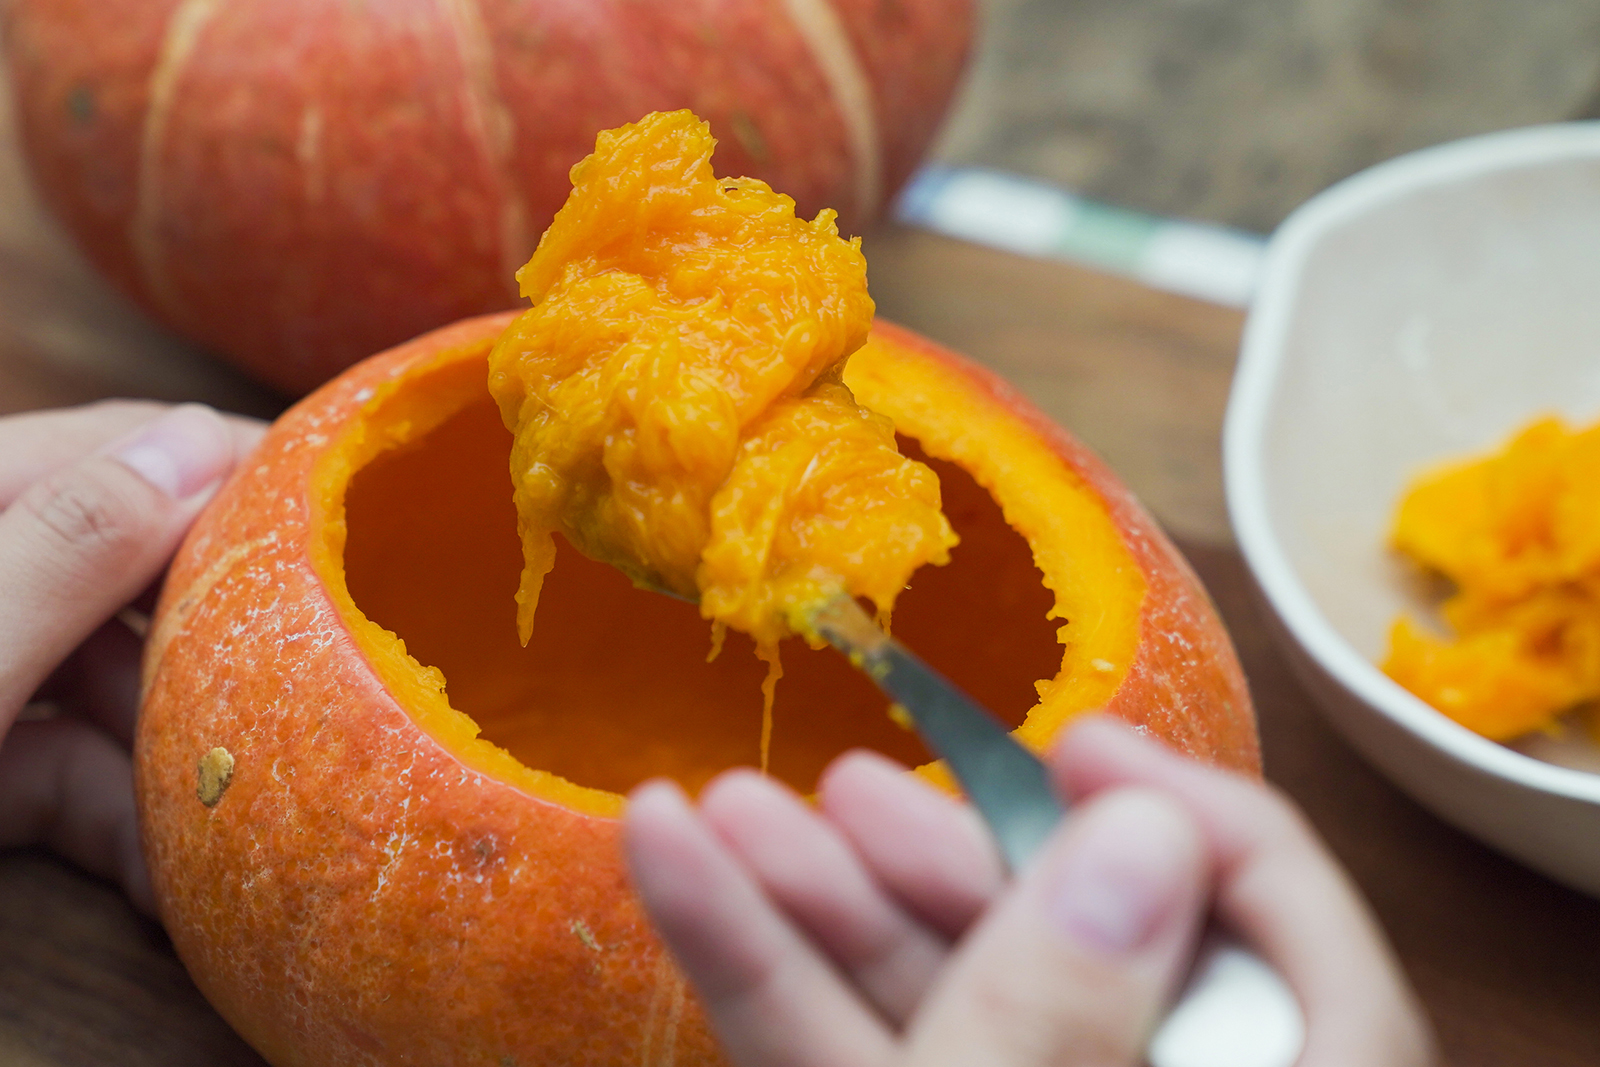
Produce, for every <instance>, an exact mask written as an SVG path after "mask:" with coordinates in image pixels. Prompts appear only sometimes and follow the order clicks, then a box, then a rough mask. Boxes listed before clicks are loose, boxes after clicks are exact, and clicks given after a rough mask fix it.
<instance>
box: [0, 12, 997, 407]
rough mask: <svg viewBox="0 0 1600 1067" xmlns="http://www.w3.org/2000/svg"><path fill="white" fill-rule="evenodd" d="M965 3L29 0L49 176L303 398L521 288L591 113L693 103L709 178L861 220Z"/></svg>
mask: <svg viewBox="0 0 1600 1067" xmlns="http://www.w3.org/2000/svg"><path fill="white" fill-rule="evenodd" d="M972 18H973V15H972V3H971V0H898V2H896V3H892V4H886V3H881V2H879V0H674V2H672V3H645V4H640V3H630V2H627V0H583V2H581V3H574V2H569V0H532V2H528V0H385V2H384V3H381V4H347V3H337V2H328V0H321V2H318V0H242V2H233V3H225V4H224V3H214V2H212V0H95V2H88V0H17V2H15V3H12V4H10V5H8V6H7V9H6V26H5V29H6V35H5V40H6V48H7V55H8V59H9V64H10V71H11V77H12V81H13V85H14V86H15V90H16V97H17V106H18V116H19V122H20V128H21V134H22V142H23V146H24V149H25V151H26V154H27V157H28V159H29V162H30V165H31V167H32V170H33V175H34V178H35V182H36V186H37V188H38V189H39V191H40V193H41V195H42V196H43V197H44V199H45V201H46V202H47V204H48V205H49V207H50V208H51V210H52V211H53V212H54V213H55V214H56V215H57V217H58V218H60V219H61V220H62V221H63V222H64V223H65V224H66V225H67V227H68V229H69V230H70V231H71V232H72V233H73V235H74V236H75V237H76V239H77V240H78V242H79V244H80V245H81V246H82V247H83V248H84V250H85V251H86V252H87V253H88V255H89V257H90V258H91V259H92V260H93V261H94V262H95V263H96V264H97V265H98V266H99V267H100V269H101V270H103V271H104V272H105V273H106V274H107V275H108V276H109V277H110V278H111V279H112V281H113V282H115V283H116V284H117V285H118V286H119V287H120V288H122V289H123V290H124V291H125V292H127V293H128V294H130V295H131V296H133V297H134V299H136V300H137V301H138V302H139V303H140V304H142V305H143V306H144V307H145V308H146V309H148V310H150V311H151V312H153V313H154V314H155V315H157V316H158V317H159V318H161V319H163V320H164V321H165V322H167V323H168V324H169V325H170V326H172V327H173V328H174V329H176V330H177V331H179V332H180V333H182V334H184V335H186V336H188V337H190V338H192V339H194V340H195V341H198V342H199V343H200V344H202V345H204V346H207V347H209V348H211V349H213V350H215V351H217V352H219V353H221V354H223V355H225V356H226V357H228V358H230V359H232V360H233V361H235V362H236V363H237V364H238V365H239V366H241V367H243V368H244V369H246V370H247V371H249V372H250V373H251V374H253V375H255V376H257V377H259V378H260V379H262V380H263V381H266V382H268V383H269V384H272V385H274V386H277V387H279V388H283V389H286V390H290V391H292V392H295V393H301V392H305V391H307V390H308V389H310V388H312V387H314V386H316V385H318V384H320V383H321V382H323V381H325V380H326V379H327V378H329V377H331V376H332V375H333V374H335V373H336V372H338V371H339V370H341V369H343V368H344V367H345V366H348V365H349V364H351V363H353V362H354V361H355V360H357V359H359V358H361V357H363V356H366V355H368V354H370V353H372V352H375V351H377V350H379V349H380V348H383V347H385V346H388V345H392V344H395V343H397V342H399V341H401V340H403V339H405V338H407V337H411V336H414V335H416V334H417V333H419V332H421V331H423V330H426V329H431V328H433V327H436V326H439V325H441V324H443V323H448V322H452V321H454V320H456V319H458V318H460V317H462V316H465V315H472V314H478V313H481V312H486V311H492V310H495V309H498V308H504V307H509V306H511V305H512V304H513V303H515V300H516V290H515V286H514V283H513V281H512V274H513V273H514V271H515V269H516V268H517V267H519V266H520V265H521V264H522V263H523V262H524V261H525V260H526V259H527V258H528V255H529V253H531V252H532V250H533V247H534V244H535V243H536V241H537V238H538V236H539V234H540V233H541V232H542V231H543V230H544V228H545V226H546V225H547V224H548V223H549V221H550V218H551V216H552V215H553V213H554V212H555V209H556V208H558V207H559V206H560V205H561V204H562V202H563V201H564V200H565V199H566V196H567V193H568V192H569V190H570V183H569V182H568V179H567V170H568V168H569V167H571V166H572V164H574V163H576V162H577V161H578V160H579V159H580V158H581V157H583V156H584V155H586V154H587V153H588V152H590V151H591V150H592V149H593V147H594V137H595V134H596V132H598V131H600V130H603V129H608V128H611V127H615V126H619V125H621V124H623V123H625V122H631V121H634V120H636V119H638V118H639V116H640V115H643V114H645V113H646V112H649V111H667V110H672V109H675V108H680V107H687V108H691V109H693V110H694V111H695V112H696V113H697V114H700V115H702V116H704V117H705V118H707V119H708V120H709V121H710V122H711V126H712V129H713V131H714V132H715V134H716V135H717V136H718V138H719V139H720V141H721V148H720V149H719V150H718V157H717V166H718V173H722V174H734V175H744V174H748V175H750V176H753V177H758V178H762V179H764V180H766V181H768V182H769V183H770V184H771V185H772V186H773V187H774V188H778V189H783V190H785V191H786V192H788V193H790V194H791V195H792V196H794V198H795V200H796V201H797V203H798V204H799V205H800V207H801V209H802V211H803V212H804V213H805V214H806V215H807V216H810V215H812V214H814V213H815V212H816V211H817V210H819V209H821V208H822V207H825V206H827V207H836V208H839V209H840V211H841V223H842V224H843V226H844V228H845V229H846V232H859V229H860V227H862V226H863V225H865V223H866V222H868V221H869V220H870V219H871V218H872V217H873V216H874V215H875V214H876V213H877V211H878V210H879V209H880V208H881V207H882V205H883V204H884V203H885V202H886V199H887V197H888V196H889V195H890V194H891V193H893V191H894V190H895V189H896V188H897V187H898V186H899V185H900V184H901V183H902V182H903V181H904V180H905V178H906V177H907V176H908V175H909V174H910V173H911V170H912V168H913V167H914V166H915V165H916V162H917V160H918V158H919V157H920V156H921V154H922V152H923V151H924V150H925V149H926V147H927V145H928V143H929V141H930V140H931V139H932V137H933V134H934V132H935V130H936V128H937V126H938V123H939V120H940V118H941V117H942V116H943V114H944V110H945V107H946V105H947V103H948V101H949V99H950V95H951V93H952V91H953V89H954V86H955V84H956V81H957V79H958V77H959V75H960V72H961V70H962V67H963V65H964V63H965V59H966V56H967V51H968V46H969V41H970V37H971V27H972Z"/></svg>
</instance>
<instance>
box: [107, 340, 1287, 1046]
mask: <svg viewBox="0 0 1600 1067" xmlns="http://www.w3.org/2000/svg"><path fill="white" fill-rule="evenodd" d="M508 320H509V316H506V315H500V316H488V317H484V318H479V319H474V320H470V321H467V322H463V323H460V324H457V325H456V326H453V327H448V328H446V329H444V330H440V331H436V332H434V333H432V334H429V335H426V336H424V337H421V338H418V339H417V340H415V341H413V342H410V343H408V344H406V345H402V346H400V347H399V348H396V349H393V350H391V351H389V352H387V353H385V354H382V355H380V356H377V357H374V358H373V359H371V360H369V361H367V362H365V363H363V364H361V365H359V366H358V367H356V368H353V369H352V370H351V371H349V372H347V373H346V374H345V375H343V376H341V377H340V378H339V379H337V380H336V381H334V382H332V383H330V384H329V385H327V386H326V387H324V388H323V389H322V390H320V391H318V392H317V393H316V394H314V395H313V396H311V397H309V398H308V399H307V400H305V401H303V402H302V403H301V404H300V405H298V406H297V407H296V408H295V409H293V410H292V411H291V412H290V413H289V414H288V415H286V416H285V417H284V418H283V419H282V420H280V421H279V423H278V424H277V425H276V426H275V427H274V428H273V429H272V431H271V432H270V433H269V434H268V436H267V438H266V440H265V441H264V442H263V444H262V446H261V448H260V450H259V451H258V452H257V453H256V454H255V455H254V456H253V457H252V460H251V461H250V462H249V463H247V464H246V465H245V466H244V467H243V468H242V469H241V470H240V471H238V472H237V473H236V474H235V476H234V478H233V479H232V481H231V482H230V483H229V484H228V485H227V486H226V487H225V488H224V490H223V492H222V493H221V495H220V496H219V497H218V499H217V500H216V501H215V503H214V504H213V505H212V506H211V507H210V508H209V509H208V510H207V511H206V513H205V514H204V515H203V516H202V518H201V520H200V522H199V523H198V524H197V525H196V527H195V529H194V530H193V531H192V532H191V534H190V536H189V538H188V540H187V541H186V542H185V545H184V547H183V549H182V550H181V551H180V553H179V555H178V558H177V560H176V561H175V562H174V564H173V567H172V570H171V574H170V576H169V579H168V582H167V585H166V588H165V590H164V592H163V595H162V598H161V603H160V605H159V607H158V610H157V615H156V619H155V624H154V629H153V632H152V638H151V640H150V642H149V645H148V648H147V652H146V664H145V678H146V699H145V703H144V710H143V714H142V718H141V721H140V725H139V732H138V736H137V740H136V749H135V764H136V791H137V796H138V803H139V808H140V816H141V825H142V829H143V834H144V843H145V848H146V854H147V857H148V859H149V862H150V868H151V872H152V879H153V882H154V886H155V889H156V895H157V899H158V901H159V904H160V908H161V915H162V918H163V920H164V922H165V923H166V924H167V927H168V930H169V931H170V933H171V936H172V939H173V943H174V945H175V946H176V948H177V950H178V952H179V954H180V956H181V957H182V959H183V960H184V962H185V964H186V965H187V966H188V968H189V970H190V973H191V974H192V975H193V976H194V978H195V981H196V983H197V984H198V985H199V986H200V988H201V990H202V991H203V992H204V993H205V995H206V996H207V997H208V998H209V999H210V1000H211V1001H212V1003H213V1004H214V1005H216V1007H217V1008H218V1010H219V1011H221V1012H222V1014H223V1015H224V1017H225V1018H227V1019H228V1020H229V1022H231V1023H232V1024H233V1025H234V1026H235V1027H236V1028H237V1029H238V1030H239V1031H240V1032H241V1033H242V1034H243V1035H244V1036H245V1038H246V1039H247V1040H249V1041H250V1042H251V1043H252V1044H253V1045H254V1046H255V1047H256V1048H258V1049H259V1050H260V1051H261V1052H262V1053H263V1055H265V1056H266V1057H267V1058H268V1059H269V1060H271V1061H272V1062H273V1063H275V1064H278V1065H279V1067H289V1065H307V1067H310V1065H312V1064H329V1063H338V1064H401V1063H445V1062H448V1063H453V1064H484V1065H492V1067H501V1065H503V1064H505V1063H518V1064H546V1063H552V1064H553V1063H561V1064H574V1065H581V1064H615V1063H634V1062H642V1063H652V1064H653V1063H667V1062H672V1063H676V1064H680V1065H684V1064H693V1063H710V1062H719V1054H718V1052H717V1050H716V1048H715V1044H714V1042H713V1040H712V1038H711V1036H710V1033H709V1031H708V1029H707V1027H706V1024H705V1020H704V1018H703V1016H702V1015H701V1013H700V1011H699V1009H698V1007H697V1006H696V1004H695V1002H694V1000H693V997H692V996H691V995H690V994H689V993H688V992H687V991H686V990H685V988H684V985H683V983H682V980H681V978H680V977H679V976H678V974H677V972H676V970H675V968H674V967H673V966H672V964H671V962H670V960H669V959H668V958H667V956H666V955H665V954H664V950H663V949H662V948H661V946H660V944H659V943H658V942H657V940H656V939H655V937H654V935H653V934H652V932H651V931H650V929H649V926H648V923H647V922H646V920H645V918H644V916H643V914H642V913H641V911H640V910H639V908H638V906H637V904H636V903H635V901H634V899H633V896H632V894H631V891H630V889H629V887H628V884H627V880H626V875H625V871H624V868H623V864H622V860H621V855H620V850H619V848H618V828H619V824H618V821H617V819H616V817H615V810H616V809H615V806H614V805H608V804H606V803H603V802H598V803H593V804H586V803H572V804H568V803H562V802H560V798H561V797H562V796H565V795H566V794H563V793H561V792H560V790H559V789H554V788H553V787H550V786H548V783H546V782H544V781H543V780H542V779H538V777H537V772H536V771H528V772H527V774H528V775H531V776H532V777H519V776H518V775H516V774H515V773H499V771H501V770H503V769H504V767H505V765H504V764H499V763H495V762H494V760H493V759H487V760H486V759H480V758H478V757H473V756H469V755H465V754H458V753H457V752H453V751H452V750H451V747H449V746H448V745H447V744H445V743H442V742H441V741H440V740H438V736H439V735H438V734H437V733H436V732H433V733H431V732H430V730H429V729H428V728H425V727H424V725H423V724H422V722H421V721H419V718H418V716H417V715H416V714H414V713H413V709H409V708H408V707H407V706H403V704H402V703H401V701H400V700H398V699H397V697H396V693H397V692H401V691H403V689H400V688H398V687H396V686H394V685H392V684H390V683H389V682H388V681H386V680H385V677H384V674H383V673H382V672H381V671H380V670H379V669H378V667H376V666H375V665H374V661H373V660H372V658H371V657H370V656H369V654H368V651H367V650H366V649H364V647H363V645H362V644H361V641H360V640H358V636H357V633H356V632H355V631H354V630H353V629H352V625H351V620H350V619H348V618H346V617H345V616H344V615H343V614H341V608H340V607H339V606H338V603H337V602H336V600H337V598H336V597H335V595H334V594H333V592H331V591H330V589H329V587H328V583H327V582H326V581H325V576H324V575H323V574H322V573H321V572H320V571H319V567H318V564H317V562H316V558H315V557H316V553H317V549H316V543H317V542H318V540H319V538H321V537H322V536H323V535H322V532H321V531H319V530H318V529H317V526H316V522H317V519H316V512H317V506H316V504H315V503H314V501H313V500H312V494H311V489H310V486H311V484H312V482H313V475H314V473H315V471H316V470H317V467H318V464H319V463H321V462H325V461H327V457H328V455H329V454H330V452H329V449H330V446H331V445H332V443H334V442H336V441H337V440H339V439H340V437H341V435H342V434H344V433H345V432H347V431H348V430H349V428H350V427H351V426H352V425H353V424H354V421H355V420H357V419H358V418H359V416H360V412H361V411H362V410H363V406H364V405H366V404H369V403H370V402H371V401H372V398H373V397H375V396H377V395H379V394H380V393H381V392H382V391H383V390H385V389H386V388H395V387H396V386H395V385H394V383H396V382H399V381H400V380H401V379H404V378H406V377H407V376H408V375H413V374H416V373H418V372H419V370H420V369H422V368H425V367H428V366H433V365H437V364H439V363H440V361H441V360H448V359H451V358H456V357H458V356H460V357H462V358H465V357H466V356H471V355H472V353H476V352H485V353H486V351H487V348H488V346H489V344H490V343H491V342H492V341H493V339H494V338H495V337H496V336H497V335H498V334H499V332H500V331H501V329H502V328H503V327H504V325H505V323H506V322H507V321H508ZM874 345H875V346H877V347H876V349H875V351H876V352H877V356H876V357H875V358H877V359H879V360H880V361H883V360H887V361H889V362H890V363H891V364H892V362H893V361H894V360H895V359H896V358H897V356H896V353H897V352H899V353H902V354H903V356H904V358H907V359H914V360H916V361H919V363H920V364H921V365H925V366H927V367H931V368H934V369H935V370H936V371H937V373H939V374H944V375H947V376H949V380H950V381H952V382H954V383H957V384H958V385H959V387H960V388H961V389H963V390H965V391H967V392H968V393H970V395H971V397H972V398H973V401H974V402H975V403H982V404H992V405H993V406H994V407H995V409H996V410H1002V411H1005V412H1009V413H1010V414H1011V415H1013V416H1015V417H1016V418H1017V419H1019V420H1020V424H1022V425H1026V426H1028V427H1031V428H1032V430H1033V431H1034V432H1035V433H1036V434H1037V437H1038V440H1040V441H1042V442H1045V443H1047V444H1048V446H1049V448H1050V449H1051V450H1053V451H1054V452H1055V454H1056V455H1058V456H1059V457H1060V459H1061V461H1062V462H1063V463H1064V464H1065V465H1066V466H1067V467H1069V468H1070V469H1071V471H1072V472H1074V473H1075V475H1076V476H1077V477H1079V478H1081V479H1082V480H1083V481H1084V482H1085V483H1087V484H1088V485H1090V486H1092V487H1093V488H1094V489H1095V490H1096V491H1097V492H1098V493H1099V495H1100V496H1101V497H1103V499H1104V502H1105V506H1106V508H1107V510H1108V513H1109V515H1110V516H1111V517H1112V519H1113V521H1114V522H1115V524H1116V528H1117V529H1118V530H1119V531H1120V533H1121V536H1122V538H1123V541H1124V543H1125V544H1126V546H1127V549H1128V551H1129V553H1130V554H1131V558H1133V559H1135V560H1137V561H1138V564H1139V566H1140V567H1141V568H1142V570H1143V572H1144V578H1143V580H1144V582H1145V586H1146V592H1145V595H1144V597H1143V600H1142V602H1141V604H1140V606H1139V612H1138V623H1137V625H1138V645H1137V651H1136V654H1135V656H1134V659H1133V662H1132V663H1131V665H1129V666H1128V667H1127V669H1126V672H1125V673H1124V675H1123V676H1122V681H1121V684H1120V686H1119V687H1118V688H1117V689H1116V691H1115V694H1114V696H1113V698H1112V699H1111V701H1110V704H1109V706H1110V708H1111V710H1112V711H1114V712H1116V713H1117V714H1119V715H1122V716H1123V717H1124V718H1127V719H1129V720H1130V721H1133V722H1135V723H1136V724H1139V725H1141V726H1143V727H1145V728H1147V729H1149V730H1150V731H1151V732H1152V733H1153V734H1155V735H1156V736H1158V737H1162V738H1164V739H1165V740H1167V741H1169V742H1170V743H1172V744H1174V745H1175V746H1176V747H1178V748H1180V749H1182V750H1184V751H1186V752H1190V753H1192V754H1195V755H1198V756H1201V757H1202V758H1207V759H1211V760H1214V761H1217V762H1220V763H1223V764H1226V765H1230V766H1234V767H1239V768H1241V769H1245V770H1252V771H1253V770H1255V769H1256V768H1257V766H1258V755H1257V750H1256V745H1255V734H1254V726H1253V720H1252V717H1251V712H1250V706H1249V700H1248V696H1247V694H1246V691H1245V688H1244V682H1243V679H1242V676H1241V674H1240V672H1239V669H1238V665H1237V662H1236V661H1235V659H1234V657H1233V653H1232V649H1231V647H1230V645H1229V644H1228V641H1227V638H1226V635H1225V634H1224V632H1223V630H1222V628H1221V625H1220V623H1219V622H1218V621H1217V619H1216V617H1215V614H1214V612H1213V611H1212V610H1211V608H1210V606H1209V604H1208V602H1207V600H1206V598H1205V595H1204V593H1203V592H1201V591H1200V588H1199V586H1198V584H1197V583H1196V582H1195V581H1194V578H1193V576H1192V574H1191V573H1190V572H1189V571H1188V569H1187V567H1186V566H1185V565H1184V564H1183V563H1182V560H1181V558H1180V557H1179V556H1178V555H1177V554H1176V552H1175V550H1173V549H1172V547H1171V545H1170V544H1169V543H1168V542H1167V541H1166V539H1165V538H1164V537H1163V536H1162V535H1161V534H1160V533H1159V531H1158V530H1157V529H1156V528H1155V526H1154V524H1153V523H1152V522H1151V521H1150V520H1149V519H1148V517H1147V516H1145V514H1144V513H1143V511H1142V510H1141V509H1140V508H1139V506H1138V505H1137V504H1136V503H1135V502H1134V501H1133V500H1132V498H1131V497H1130V496H1129V495H1128V494H1127V493H1126V491H1125V490H1123V489H1122V488H1121V487H1120V486H1119V485H1118V483H1117V482H1116V481H1115V479H1114V478H1112V476H1111V475H1110V474H1109V473H1108V472H1107V471H1106V470H1105V468H1104V467H1103V466H1102V465H1101V464H1100V463H1099V462H1098V461H1097V460H1095V459H1094V458H1093V457H1092V456H1091V455H1090V454H1089V453H1087V452H1086V451H1085V450H1084V449H1083V448H1082V446H1080V445H1078V444H1077V443H1076V442H1074V441H1073V440H1072V439H1071V438H1070V437H1069V436H1068V435H1066V434H1065V433H1064V432H1062V431H1060V430H1058V429H1056V428H1054V427H1053V426H1052V425H1051V424H1049V423H1048V422H1047V421H1046V420H1044V419H1043V417H1042V416H1040V415H1039V414H1038V413H1037V412H1036V411H1034V409H1033V408H1032V407H1031V406H1030V405H1028V404H1027V402H1026V401H1024V400H1022V399H1021V398H1020V397H1018V396H1017V395H1016V394H1015V393H1013V392H1012V391H1011V390H1010V389H1009V387H1007V386H1005V385H1004V383H1002V382H1000V381H999V380H998V379H996V378H994V377H993V376H992V375H989V374H988V373H987V372H984V371H982V370H980V369H978V368H975V367H974V366H972V365H971V364H969V363H967V362H965V361H963V360H960V359H959V357H955V356H953V355H951V354H950V353H947V352H945V351H943V350H941V349H938V348H937V347H936V346H933V345H931V344H929V343H927V342H925V341H922V340H921V339H919V338H916V337H914V336H913V335H911V334H909V333H907V332H906V331H903V330H899V329H896V328H894V327H892V326H888V325H885V324H880V325H879V326H878V327H877V328H876V332H875V340H874V342H871V343H870V344H869V348H873V346H874ZM863 351H864V352H865V351H867V350H863ZM463 354H465V355H463ZM472 358H476V357H475V356H473V357H472ZM508 491H509V489H508ZM219 748H220V749H224V750H225V751H226V753H227V756H228V757H229V759H230V760H231V771H230V773H229V774H228V775H227V779H226V783H225V785H222V786H220V788H219V787H217V786H216V784H215V781H213V782H212V788H211V790H210V792H212V793H215V794H216V795H215V796H214V797H202V796H201V795H200V787H201V785H202V783H201V781H200V775H201V773H202V765H203V764H204V763H205V761H206V760H208V759H210V760H211V761H212V764H211V765H212V768H213V779H215V778H216V775H215V767H216V765H217V761H218V759H220V757H216V756H213V755H212V753H213V752H214V750H216V749H219ZM495 751H498V750H495ZM502 755H503V753H502ZM505 759H507V760H509V759H510V757H505ZM513 766H516V765H515V764H514V761H513ZM569 788H570V787H569ZM580 792H582V793H594V792H595V791H592V790H591V791H580ZM207 799H211V801H212V802H211V803H209V804H208V803H206V802H205V801H206V800H207ZM578 799H580V800H581V799H582V798H581V797H579V798H578ZM602 799H603V798H602Z"/></svg>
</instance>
